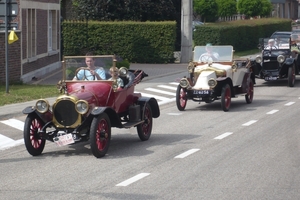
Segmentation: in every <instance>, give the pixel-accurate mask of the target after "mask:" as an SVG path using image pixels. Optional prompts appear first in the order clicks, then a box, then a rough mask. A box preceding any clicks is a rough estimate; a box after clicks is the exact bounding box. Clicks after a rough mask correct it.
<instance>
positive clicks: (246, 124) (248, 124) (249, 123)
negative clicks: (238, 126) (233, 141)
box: [243, 120, 257, 126]
mask: <svg viewBox="0 0 300 200" xmlns="http://www.w3.org/2000/svg"><path fill="white" fill-rule="evenodd" d="M255 122H257V120H251V121H249V122H247V123H245V124H243V126H250V125H251V124H254V123H255Z"/></svg>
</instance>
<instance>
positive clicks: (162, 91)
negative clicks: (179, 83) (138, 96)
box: [145, 88, 176, 96]
mask: <svg viewBox="0 0 300 200" xmlns="http://www.w3.org/2000/svg"><path fill="white" fill-rule="evenodd" d="M145 90H147V91H151V92H157V93H161V94H167V95H171V96H176V94H175V93H174V92H167V91H164V90H158V89H154V88H145Z"/></svg>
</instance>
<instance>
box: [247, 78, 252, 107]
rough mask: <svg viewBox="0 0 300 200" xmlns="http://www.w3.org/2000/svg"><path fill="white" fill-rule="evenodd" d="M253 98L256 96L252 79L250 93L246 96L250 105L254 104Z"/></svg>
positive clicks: (249, 87)
mask: <svg viewBox="0 0 300 200" xmlns="http://www.w3.org/2000/svg"><path fill="white" fill-rule="evenodd" d="M253 96H254V89H253V81H252V79H250V82H249V86H248V92H247V94H246V96H245V99H246V102H247V103H248V104H250V103H252V101H253Z"/></svg>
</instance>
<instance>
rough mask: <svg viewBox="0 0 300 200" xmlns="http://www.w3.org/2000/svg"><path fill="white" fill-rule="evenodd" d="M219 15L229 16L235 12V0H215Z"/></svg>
mask: <svg viewBox="0 0 300 200" xmlns="http://www.w3.org/2000/svg"><path fill="white" fill-rule="evenodd" d="M217 4H218V8H219V9H218V15H219V17H229V16H232V15H234V14H237V8H236V6H237V3H236V0H217Z"/></svg>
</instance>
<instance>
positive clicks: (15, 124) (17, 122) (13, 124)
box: [0, 119, 24, 131]
mask: <svg viewBox="0 0 300 200" xmlns="http://www.w3.org/2000/svg"><path fill="white" fill-rule="evenodd" d="M0 122H1V123H3V124H6V125H8V126H11V127H14V128H16V129H19V130H20V131H23V130H24V122H22V121H20V120H17V119H8V120H4V121H0Z"/></svg>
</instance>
